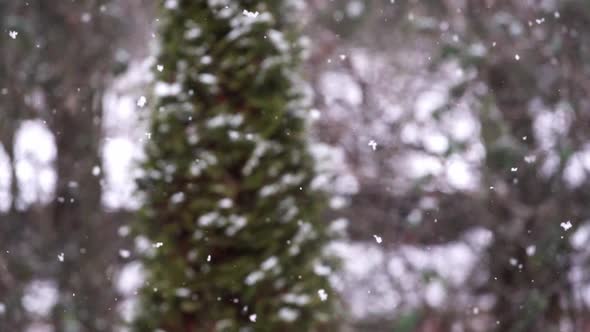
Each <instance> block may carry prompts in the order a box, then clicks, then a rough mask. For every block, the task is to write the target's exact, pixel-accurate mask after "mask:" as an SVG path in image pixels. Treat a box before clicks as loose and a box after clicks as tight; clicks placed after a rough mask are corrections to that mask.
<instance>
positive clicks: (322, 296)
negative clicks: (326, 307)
mask: <svg viewBox="0 0 590 332" xmlns="http://www.w3.org/2000/svg"><path fill="white" fill-rule="evenodd" d="M318 296H319V297H320V300H322V302H323V301H326V300H327V299H328V293H326V291H325V290H324V289H320V290H319V291H318Z"/></svg>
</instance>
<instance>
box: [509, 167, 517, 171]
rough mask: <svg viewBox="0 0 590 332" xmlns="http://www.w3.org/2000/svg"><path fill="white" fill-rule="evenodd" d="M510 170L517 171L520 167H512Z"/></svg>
mask: <svg viewBox="0 0 590 332" xmlns="http://www.w3.org/2000/svg"><path fill="white" fill-rule="evenodd" d="M510 171H511V172H516V171H518V167H512V168H511V169H510Z"/></svg>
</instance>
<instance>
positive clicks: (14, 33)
mask: <svg viewBox="0 0 590 332" xmlns="http://www.w3.org/2000/svg"><path fill="white" fill-rule="evenodd" d="M8 35H9V36H10V38H12V39H16V36H18V32H16V31H14V30H10V31H8Z"/></svg>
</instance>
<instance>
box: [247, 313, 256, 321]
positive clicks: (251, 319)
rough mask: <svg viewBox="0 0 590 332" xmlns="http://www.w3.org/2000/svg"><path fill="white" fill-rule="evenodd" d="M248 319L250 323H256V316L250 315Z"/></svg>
mask: <svg viewBox="0 0 590 332" xmlns="http://www.w3.org/2000/svg"><path fill="white" fill-rule="evenodd" d="M248 318H250V321H251V322H252V323H256V314H252V315H250V316H249V317H248Z"/></svg>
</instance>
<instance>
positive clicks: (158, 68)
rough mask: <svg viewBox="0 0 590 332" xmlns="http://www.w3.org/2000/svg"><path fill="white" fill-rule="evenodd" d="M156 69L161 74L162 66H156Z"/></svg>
mask: <svg viewBox="0 0 590 332" xmlns="http://www.w3.org/2000/svg"><path fill="white" fill-rule="evenodd" d="M156 69H157V70H158V71H160V72H161V71H162V70H164V66H162V65H157V66H156Z"/></svg>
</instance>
